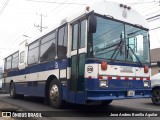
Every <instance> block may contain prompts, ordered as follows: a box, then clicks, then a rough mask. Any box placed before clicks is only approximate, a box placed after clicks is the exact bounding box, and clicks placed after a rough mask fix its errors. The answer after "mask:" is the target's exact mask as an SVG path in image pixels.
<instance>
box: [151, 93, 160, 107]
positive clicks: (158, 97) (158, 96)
mask: <svg viewBox="0 0 160 120" xmlns="http://www.w3.org/2000/svg"><path fill="white" fill-rule="evenodd" d="M152 95H153V97H152V99H153V102H154V103H156V104H160V90H154V91H153V92H152Z"/></svg>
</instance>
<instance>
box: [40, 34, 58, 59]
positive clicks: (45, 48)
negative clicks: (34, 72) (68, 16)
mask: <svg viewBox="0 0 160 120" xmlns="http://www.w3.org/2000/svg"><path fill="white" fill-rule="evenodd" d="M55 44H56V36H55V32H51V33H49V34H47V35H46V36H45V37H44V38H42V40H41V47H40V62H43V61H47V60H51V59H54V58H55V56H56V45H55Z"/></svg>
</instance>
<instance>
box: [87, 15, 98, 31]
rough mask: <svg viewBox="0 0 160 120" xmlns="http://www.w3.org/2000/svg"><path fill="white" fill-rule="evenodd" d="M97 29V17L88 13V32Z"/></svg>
mask: <svg viewBox="0 0 160 120" xmlns="http://www.w3.org/2000/svg"><path fill="white" fill-rule="evenodd" d="M96 29H97V19H96V17H95V16H94V14H91V15H89V17H88V32H89V33H95V32H96Z"/></svg>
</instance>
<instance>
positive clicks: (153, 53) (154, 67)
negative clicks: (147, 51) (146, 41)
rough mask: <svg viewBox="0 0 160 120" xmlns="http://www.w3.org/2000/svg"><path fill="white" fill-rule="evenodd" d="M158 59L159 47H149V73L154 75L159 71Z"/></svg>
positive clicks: (159, 58) (159, 54) (159, 59)
mask: <svg viewBox="0 0 160 120" xmlns="http://www.w3.org/2000/svg"><path fill="white" fill-rule="evenodd" d="M158 61H160V48H155V49H151V68H152V72H151V75H152V76H153V75H155V74H157V73H158V72H159V67H158V66H157V62H158Z"/></svg>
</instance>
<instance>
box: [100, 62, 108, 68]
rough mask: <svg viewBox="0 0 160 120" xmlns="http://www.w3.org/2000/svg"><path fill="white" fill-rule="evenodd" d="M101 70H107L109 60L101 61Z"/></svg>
mask: <svg viewBox="0 0 160 120" xmlns="http://www.w3.org/2000/svg"><path fill="white" fill-rule="evenodd" d="M101 70H107V62H106V61H102V62H101Z"/></svg>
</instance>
